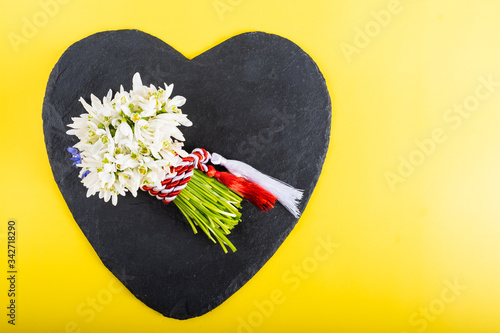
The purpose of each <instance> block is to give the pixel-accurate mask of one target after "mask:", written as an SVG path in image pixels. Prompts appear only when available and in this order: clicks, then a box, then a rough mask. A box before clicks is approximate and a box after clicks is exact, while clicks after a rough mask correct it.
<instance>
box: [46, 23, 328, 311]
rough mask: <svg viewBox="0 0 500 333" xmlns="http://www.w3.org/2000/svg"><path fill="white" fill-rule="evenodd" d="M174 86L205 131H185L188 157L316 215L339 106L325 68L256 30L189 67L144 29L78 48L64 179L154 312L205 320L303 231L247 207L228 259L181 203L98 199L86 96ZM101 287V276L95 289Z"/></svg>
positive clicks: (63, 111)
mask: <svg viewBox="0 0 500 333" xmlns="http://www.w3.org/2000/svg"><path fill="white" fill-rule="evenodd" d="M136 72H139V73H141V76H142V79H143V82H144V84H146V85H149V84H154V85H155V86H159V85H162V86H163V82H166V83H167V84H170V83H174V92H173V94H174V95H182V96H184V97H186V98H187V103H186V105H184V107H183V108H182V111H183V113H186V114H187V115H188V117H189V119H190V120H191V121H192V122H193V124H194V125H193V126H192V127H188V128H187V127H182V128H181V130H182V131H183V133H184V136H185V137H186V143H185V148H186V150H187V151H191V150H192V149H194V148H196V147H203V148H205V149H207V150H208V151H211V152H218V153H220V154H222V155H223V156H225V157H227V158H230V159H237V160H241V161H244V162H246V163H248V164H250V165H252V166H254V167H255V168H257V169H258V170H260V171H262V172H264V173H266V174H268V175H271V176H273V177H275V178H278V179H281V180H283V181H285V182H287V183H289V184H291V185H293V186H295V187H296V188H301V189H304V198H303V200H302V203H301V205H300V209H301V212H302V211H303V210H304V208H305V206H306V204H307V202H308V200H309V198H310V196H311V193H312V191H313V189H314V187H315V185H316V182H317V181H318V177H319V175H320V173H321V168H322V165H323V161H324V159H325V155H326V151H327V149H328V143H329V137H330V123H331V102H330V97H329V94H328V90H327V87H326V84H325V80H324V78H323V76H322V74H321V72H320V71H319V69H318V67H317V66H316V64H315V63H314V61H313V60H312V59H311V58H310V57H309V55H307V54H306V53H305V52H304V51H303V50H302V49H300V48H299V47H298V46H297V45H295V44H294V43H292V42H290V41H289V40H287V39H284V38H282V37H279V36H276V35H271V34H267V33H263V32H250V33H244V34H241V35H237V36H235V37H232V38H230V39H228V40H226V41H224V42H223V43H221V44H219V45H217V46H216V47H214V48H212V49H210V50H208V51H207V52H205V53H203V54H201V55H199V56H197V57H195V58H194V59H191V60H189V59H187V58H185V57H184V56H183V55H182V54H180V53H179V52H177V51H176V50H175V49H173V48H172V47H171V46H169V45H168V44H165V43H164V42H163V41H161V40H159V39H157V38H156V37H153V36H151V35H149V34H146V33H144V32H141V31H137V30H119V31H106V32H100V33H97V34H94V35H91V36H89V37H87V38H85V39H83V40H81V41H79V42H77V43H75V44H73V45H72V46H70V47H69V48H68V49H67V50H66V52H64V54H63V55H62V56H61V58H60V59H59V61H58V62H57V64H56V66H55V67H54V69H53V70H52V73H51V74H50V78H49V81H48V84H47V91H46V94H45V100H44V104H43V130H44V135H45V143H46V147H47V153H48V156H49V160H50V164H51V166H52V172H53V174H54V178H55V180H56V182H57V185H58V186H59V189H60V191H61V193H62V195H63V197H64V199H65V200H66V203H67V205H68V207H69V209H70V211H71V212H72V214H73V217H74V218H75V221H76V222H77V223H78V225H79V226H80V228H81V230H82V231H83V233H84V234H85V236H86V237H87V239H88V240H89V242H90V244H91V245H92V246H93V248H94V250H95V251H96V252H97V254H98V255H99V257H100V258H101V260H102V262H103V263H104V265H105V266H106V267H107V268H108V269H109V270H110V271H111V272H112V273H113V274H114V275H115V276H116V277H118V278H119V279H120V280H121V281H122V282H123V284H124V285H125V286H126V287H127V288H128V289H129V290H130V291H131V292H132V293H133V294H134V295H135V296H136V297H137V298H138V299H140V300H141V301H142V302H144V303H145V304H146V305H148V306H149V307H151V308H153V309H155V310H156V311H158V312H160V313H162V314H163V315H164V316H167V317H171V318H177V319H187V318H192V317H196V316H200V315H202V314H205V313H206V312H208V311H210V310H212V309H214V308H215V307H217V306H219V305H220V304H221V303H222V302H224V301H225V300H226V299H227V298H228V297H230V296H231V295H232V294H233V293H235V292H236V291H237V290H238V289H239V288H241V287H242V286H243V285H244V284H245V283H246V282H247V281H248V280H249V279H250V278H252V276H253V275H254V274H255V273H257V271H258V270H259V269H260V268H261V267H262V266H263V265H264V264H265V263H266V262H267V260H269V258H270V257H271V256H272V255H273V254H274V253H275V251H276V250H277V249H278V247H279V246H280V245H281V244H282V242H283V241H284V240H285V238H286V237H287V236H288V234H289V233H290V232H291V230H292V229H293V228H294V226H295V224H296V223H297V219H296V218H294V217H293V216H292V215H291V214H290V213H289V212H288V211H286V210H285V208H283V207H282V206H281V205H279V204H277V205H276V207H275V208H274V209H272V210H270V211H268V212H261V211H259V210H258V209H257V208H256V207H254V206H252V205H251V204H250V203H248V202H243V208H242V213H243V217H242V222H241V223H240V224H239V225H238V226H237V227H236V228H235V229H234V231H233V232H232V233H231V234H230V235H229V239H230V240H231V242H232V243H233V244H234V245H235V246H236V248H237V249H238V250H237V251H236V252H235V253H231V252H230V253H227V254H225V253H224V252H223V251H222V249H221V247H220V246H219V245H218V244H214V243H212V242H211V241H210V240H209V239H208V238H207V237H206V236H205V235H204V234H203V233H201V231H200V233H199V234H197V235H194V234H193V231H192V230H191V228H190V227H189V225H188V224H187V222H186V221H185V218H184V217H183V215H182V214H181V213H180V211H179V210H178V209H177V207H175V205H165V204H163V203H162V202H160V201H159V200H157V199H155V198H153V197H151V196H149V194H147V193H145V192H141V193H139V194H138V196H137V197H136V198H134V197H133V196H132V195H130V194H129V195H127V196H125V197H120V198H119V202H118V205H117V206H116V207H114V206H113V205H112V204H111V202H108V203H105V202H104V201H103V200H101V199H99V198H98V197H97V196H93V197H90V198H86V188H84V186H83V184H81V183H80V179H79V178H78V170H77V169H76V168H75V167H74V166H72V165H71V161H70V160H69V157H70V154H69V153H68V152H67V151H66V148H67V147H68V146H72V145H74V144H75V143H76V137H74V136H70V135H67V134H66V130H67V129H68V127H67V124H69V123H71V117H75V116H79V115H80V114H82V113H84V109H83V107H82V105H81V104H80V103H79V102H78V99H79V97H83V98H84V99H86V100H87V101H89V100H90V94H91V93H93V94H95V95H96V96H98V97H99V98H102V97H103V96H104V95H106V93H107V92H108V90H109V89H113V91H117V90H119V87H120V85H123V86H124V88H125V90H130V89H131V86H132V76H133V74H134V73H136ZM91 278H92V277H91V276H89V279H91Z"/></svg>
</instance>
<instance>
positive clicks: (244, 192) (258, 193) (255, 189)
mask: <svg viewBox="0 0 500 333" xmlns="http://www.w3.org/2000/svg"><path fill="white" fill-rule="evenodd" d="M208 168H209V171H208V172H207V175H208V176H209V177H214V178H215V179H217V180H218V181H219V182H221V183H222V184H224V185H226V186H227V187H228V188H230V189H231V190H233V191H235V192H236V193H238V194H239V195H241V196H243V197H244V198H246V199H248V200H249V201H250V202H252V203H253V204H254V205H256V206H257V207H259V208H260V210H262V211H267V210H269V209H271V208H274V204H275V203H276V200H277V198H276V197H275V196H274V195H272V194H271V193H270V192H269V191H267V190H265V189H263V188H262V187H260V186H259V185H257V184H255V183H252V182H251V181H248V180H246V179H245V178H241V177H237V176H235V175H232V174H230V173H228V172H220V171H217V170H215V169H214V167H212V166H209V167H208Z"/></svg>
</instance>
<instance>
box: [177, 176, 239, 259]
mask: <svg viewBox="0 0 500 333" xmlns="http://www.w3.org/2000/svg"><path fill="white" fill-rule="evenodd" d="M241 200H242V198H241V196H240V195H238V194H237V193H236V192H234V191H232V190H230V189H229V188H227V187H226V186H224V185H223V184H221V183H219V182H218V181H217V180H216V179H213V178H210V177H208V176H207V175H205V174H204V173H203V172H201V171H199V170H196V169H195V170H194V173H193V176H192V177H191V180H190V181H189V183H188V184H187V186H186V188H185V189H183V190H182V191H181V193H179V195H178V196H177V198H175V200H174V203H175V205H176V206H177V207H178V208H179V210H180V211H181V212H182V214H184V216H185V217H186V219H187V221H188V222H189V224H190V225H191V228H192V229H193V232H194V233H195V234H196V233H198V230H197V228H196V227H199V228H200V229H201V230H202V231H203V232H204V233H205V234H206V235H207V236H208V238H210V239H211V240H212V241H213V242H214V243H215V242H219V244H220V245H221V246H222V249H223V250H224V252H226V253H227V249H226V245H227V246H228V247H229V248H230V249H231V250H232V251H233V252H234V251H236V247H235V246H234V245H233V244H232V243H231V242H230V241H229V239H228V238H227V237H226V236H227V235H229V234H230V233H231V230H232V229H233V228H234V227H235V226H236V225H237V224H238V222H239V221H241V213H240V212H239V208H241Z"/></svg>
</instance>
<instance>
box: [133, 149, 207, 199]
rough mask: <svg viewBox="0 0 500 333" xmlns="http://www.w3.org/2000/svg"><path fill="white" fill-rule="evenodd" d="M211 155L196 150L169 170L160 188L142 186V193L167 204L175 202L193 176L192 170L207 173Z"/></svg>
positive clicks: (203, 150) (201, 150) (204, 151)
mask: <svg viewBox="0 0 500 333" xmlns="http://www.w3.org/2000/svg"><path fill="white" fill-rule="evenodd" d="M210 158H211V155H210V153H209V152H207V151H206V150H205V149H203V148H196V149H195V150H193V152H192V153H191V154H189V155H188V156H187V157H184V158H183V159H182V162H181V163H180V164H179V165H178V166H176V167H174V168H171V169H170V173H169V174H168V175H167V176H166V177H165V179H164V180H163V181H162V182H161V185H162V186H161V187H156V186H146V185H145V186H143V187H142V189H143V190H144V191H148V192H149V194H150V195H152V196H154V197H156V198H157V199H158V200H162V201H163V202H164V203H166V204H168V203H170V202H172V201H174V200H175V198H176V197H177V195H179V193H181V191H182V190H183V189H184V188H186V186H187V184H188V183H189V181H190V180H191V176H193V173H194V171H193V169H194V168H196V169H199V170H200V171H203V172H205V173H206V172H208V171H209V167H208V166H207V165H206V164H207V163H208V162H209V161H210Z"/></svg>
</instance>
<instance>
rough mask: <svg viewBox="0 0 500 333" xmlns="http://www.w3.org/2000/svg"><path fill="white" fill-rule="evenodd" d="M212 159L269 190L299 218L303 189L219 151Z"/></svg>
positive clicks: (238, 175)
mask: <svg viewBox="0 0 500 333" xmlns="http://www.w3.org/2000/svg"><path fill="white" fill-rule="evenodd" d="M211 161H212V164H215V165H222V166H223V167H225V168H226V169H227V170H228V171H229V172H230V173H232V174H233V175H235V176H237V177H242V178H246V179H247V180H249V181H251V182H253V183H256V184H258V185H259V186H261V187H262V188H264V189H265V190H266V191H269V192H270V193H271V194H272V195H274V196H275V197H276V198H277V199H278V201H279V202H281V204H282V205H283V206H284V207H285V208H286V209H287V210H288V211H289V212H290V213H292V215H293V216H295V217H296V218H299V216H300V212H299V208H298V207H297V206H298V205H299V203H300V200H301V199H302V194H303V191H302V190H299V189H296V188H295V187H293V186H290V185H288V184H287V183H284V182H282V181H281V180H279V179H276V178H273V177H271V176H268V175H265V174H263V173H262V172H260V171H259V170H257V169H255V168H253V167H252V166H250V165H248V164H246V163H243V162H240V161H236V160H227V159H225V158H224V157H223V156H221V155H219V154H217V153H213V154H212V158H211Z"/></svg>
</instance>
